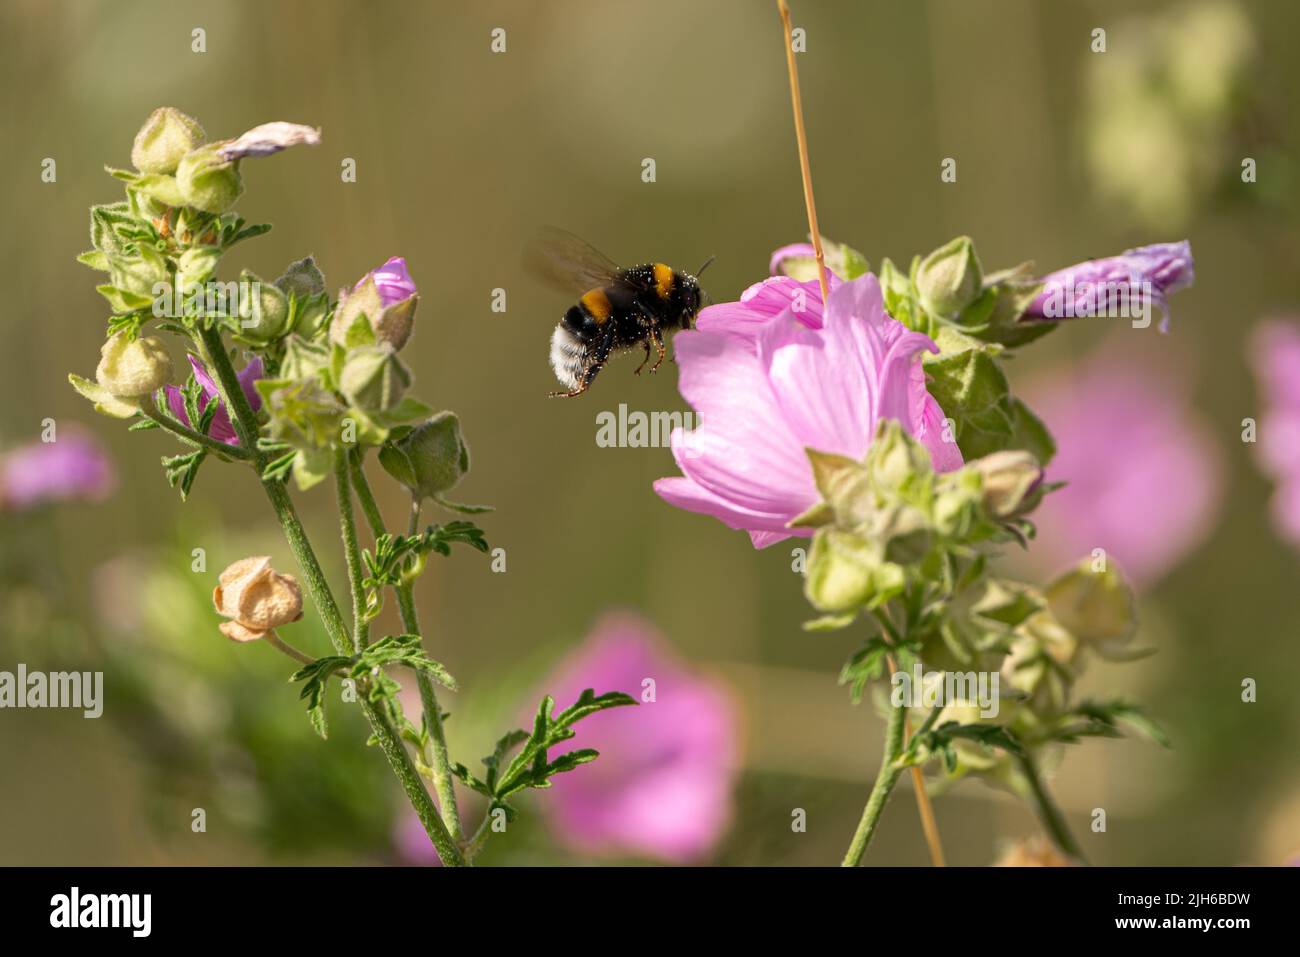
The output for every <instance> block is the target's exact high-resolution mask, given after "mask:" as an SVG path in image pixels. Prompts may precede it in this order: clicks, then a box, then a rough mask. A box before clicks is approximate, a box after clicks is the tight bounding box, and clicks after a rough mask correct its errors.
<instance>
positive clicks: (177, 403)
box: [165, 356, 263, 445]
mask: <svg viewBox="0 0 1300 957" xmlns="http://www.w3.org/2000/svg"><path fill="white" fill-rule="evenodd" d="M189 360H190V368H192V369H193V370H194V378H195V379H197V380H198V381H199V387H200V388H201V389H202V390H203V394H202V395H201V396H200V397H199V402H198V406H199V412H200V414H201V413H202V412H203V411H204V410H205V409H207V407H208V403H209V402H217V403H221V399H220V397H219V396H220V393H219V391H218V389H217V384H216V383H215V382H213V381H212V376H211V375H209V374H208V367H207V366H205V365H204V364H203V363H202V362H201V361H199V359H197V358H196V357H194V356H190V357H189ZM262 376H263V369H262V357H261V356H256V357H254V359H253V361H252V362H250V363H249V364H248V365H246V366H244V368H243V371H241V372H240V373H239V387H240V388H241V389H243V390H244V396H245V398H247V399H248V404H249V405H251V406H252V407H253V411H254V412H256V411H257V410H258V409H260V408H261V407H262V397H261V396H260V395H258V394H257V389H255V388H253V383H255V382H256V381H257V380H258V379H260V378H262ZM165 391H166V393H167V407H168V408H169V409H171V413H172V415H174V416H175V417H176V419H177V421H179V422H180V423H181V424H183V425H187V426H189V427H190V428H196V426H195V425H194V423H192V422H191V421H190V417H189V416H188V415H186V414H185V397H184V396H183V395H182V394H181V390H180V387H179V386H174V385H169V386H167V387H166V389H165ZM208 435H209V436H210V437H212V438H214V439H216V440H217V441H218V442H225V443H226V444H227V445H238V444H239V439H238V437H237V436H236V435H235V427H234V426H233V425H232V424H231V422H230V415H229V413H228V411H227V409H226V407H225V404H224V403H221V404H220V405H219V406H218V408H217V411H216V413H215V414H214V415H213V417H212V424H211V426H209V428H208Z"/></svg>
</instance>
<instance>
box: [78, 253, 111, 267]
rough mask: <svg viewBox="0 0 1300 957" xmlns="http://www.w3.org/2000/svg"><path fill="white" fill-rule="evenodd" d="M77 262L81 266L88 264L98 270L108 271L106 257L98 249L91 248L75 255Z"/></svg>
mask: <svg viewBox="0 0 1300 957" xmlns="http://www.w3.org/2000/svg"><path fill="white" fill-rule="evenodd" d="M77 262H79V263H81V264H82V265H83V266H89V267H90V268H91V269H98V270H99V271H100V272H108V271H109V265H108V257H107V256H106V255H104V253H103V252H102V251H100V250H98V249H91V250H88V251H87V252H84V253H82V254H81V255H80V256H78V257H77Z"/></svg>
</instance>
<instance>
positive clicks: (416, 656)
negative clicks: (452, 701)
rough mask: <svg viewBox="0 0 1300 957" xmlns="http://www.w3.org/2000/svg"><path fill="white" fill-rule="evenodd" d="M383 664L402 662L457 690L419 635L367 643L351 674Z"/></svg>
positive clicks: (451, 678)
mask: <svg viewBox="0 0 1300 957" xmlns="http://www.w3.org/2000/svg"><path fill="white" fill-rule="evenodd" d="M383 665H405V666H406V667H408V668H412V669H414V670H416V671H420V672H423V673H424V674H427V675H428V676H429V677H430V678H432V679H433V680H434V681H436V682H438V683H439V684H440V685H442V686H443V687H444V688H448V689H450V690H451V691H456V690H458V689H459V687H460V686H459V685H458V684H457V683H456V679H455V678H453V677H452V675H451V673H450V672H449V671H447V669H446V668H444V667H443V666H442V665H441V664H440V663H438V662H436V661H434V660H433V659H432V658H430V657H429V656H428V655H426V654H425V652H424V644H423V641H422V639H421V638H420V636H419V635H389V636H388V637H387V638H383V639H381V640H379V641H377V642H375V643H374V644H372V645H370V646H369V647H367V648H366V649H365V650H363V651H362V652H361V654H359V655H358V656H357V660H356V663H355V664H354V665H353V667H352V676H353V677H354V678H360V677H361V676H363V675H365V674H366V673H368V672H373V669H375V668H379V667H382V666H383Z"/></svg>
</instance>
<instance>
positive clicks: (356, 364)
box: [339, 343, 411, 412]
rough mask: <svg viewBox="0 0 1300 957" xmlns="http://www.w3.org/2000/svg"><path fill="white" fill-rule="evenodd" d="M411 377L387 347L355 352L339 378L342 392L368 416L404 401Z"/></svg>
mask: <svg viewBox="0 0 1300 957" xmlns="http://www.w3.org/2000/svg"><path fill="white" fill-rule="evenodd" d="M410 384H411V373H410V372H409V371H408V370H407V368H406V366H405V365H403V364H402V360H401V359H399V358H398V357H397V353H396V352H394V351H393V347H392V346H390V345H388V344H387V343H383V344H381V345H375V346H359V347H357V348H355V349H353V350H351V351H350V352H349V353H348V355H347V358H346V359H345V360H344V362H343V371H342V372H341V373H340V375H339V391H340V392H342V393H343V395H344V396H345V397H346V398H347V400H348V401H349V402H351V403H352V404H353V405H354V406H356V407H357V408H359V409H361V410H362V411H365V412H383V411H386V410H388V409H391V408H393V406H395V405H397V403H398V402H400V401H401V399H402V396H403V395H404V394H405V393H406V390H407V388H408V387H409V386H410Z"/></svg>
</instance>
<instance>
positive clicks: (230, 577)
mask: <svg viewBox="0 0 1300 957" xmlns="http://www.w3.org/2000/svg"><path fill="white" fill-rule="evenodd" d="M212 605H213V607H214V608H216V610H217V614H219V615H221V616H223V617H225V618H229V619H230V621H226V622H222V623H221V626H220V627H221V633H222V634H223V635H225V636H226V637H227V638H230V639H232V640H234V641H253V640H255V639H257V638H261V637H262V636H263V635H265V634H266V633H267V632H268V631H271V630H272V629H273V628H278V627H279V626H280V625H287V624H288V623H289V622H292V621H297V620H298V619H299V618H301V617H302V591H301V590H300V589H299V588H298V582H297V580H296V579H295V578H294V577H293V576H292V575H281V574H280V573H279V572H277V571H276V570H275V569H273V568H272V567H271V559H270V558H269V557H267V556H265V555H259V556H257V557H255V558H243V559H240V560H239V561H237V562H235V563H234V564H233V565H231V566H229V567H228V568H227V569H226V570H225V571H223V572H222V573H221V575H220V577H219V579H218V584H217V587H216V588H215V589H213V592H212Z"/></svg>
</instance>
